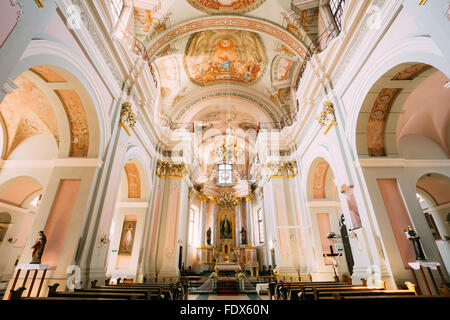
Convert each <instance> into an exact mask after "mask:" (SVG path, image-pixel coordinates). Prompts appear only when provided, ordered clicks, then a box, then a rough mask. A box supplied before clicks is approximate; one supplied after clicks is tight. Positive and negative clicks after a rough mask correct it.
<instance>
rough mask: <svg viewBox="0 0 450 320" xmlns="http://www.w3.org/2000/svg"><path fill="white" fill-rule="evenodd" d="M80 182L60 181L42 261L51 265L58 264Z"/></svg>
mask: <svg viewBox="0 0 450 320" xmlns="http://www.w3.org/2000/svg"><path fill="white" fill-rule="evenodd" d="M80 184H81V180H61V182H60V183H59V187H58V191H57V192H56V196H55V200H54V201H53V207H52V209H51V211H50V215H49V217H48V220H47V225H46V226H45V231H44V233H45V235H46V236H47V244H46V245H45V250H44V255H43V256H42V263H44V264H49V265H50V267H56V266H57V264H58V259H59V255H60V253H61V250H62V248H63V243H64V239H65V237H66V232H67V229H68V228H69V224H70V218H71V217H72V213H73V208H74V206H75V201H76V199H77V195H78V190H79V189H80Z"/></svg>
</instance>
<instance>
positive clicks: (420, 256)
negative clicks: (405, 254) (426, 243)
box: [405, 226, 427, 261]
mask: <svg viewBox="0 0 450 320" xmlns="http://www.w3.org/2000/svg"><path fill="white" fill-rule="evenodd" d="M405 233H406V237H407V238H408V239H409V240H411V241H412V243H413V246H414V251H415V252H416V260H417V261H424V260H427V259H426V258H425V254H424V252H423V249H422V245H421V244H420V237H419V236H418V235H417V233H416V231H415V230H414V229H413V227H411V226H408V229H406V230H405Z"/></svg>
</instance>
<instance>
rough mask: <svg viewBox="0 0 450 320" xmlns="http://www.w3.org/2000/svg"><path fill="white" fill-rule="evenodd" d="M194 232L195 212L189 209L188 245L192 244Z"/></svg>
mask: <svg viewBox="0 0 450 320" xmlns="http://www.w3.org/2000/svg"><path fill="white" fill-rule="evenodd" d="M194 231H195V211H194V209H192V208H191V212H190V214H189V244H193V243H194Z"/></svg>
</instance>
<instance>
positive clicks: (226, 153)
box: [214, 119, 244, 163]
mask: <svg viewBox="0 0 450 320" xmlns="http://www.w3.org/2000/svg"><path fill="white" fill-rule="evenodd" d="M227 124H228V125H227V130H226V134H225V137H224V139H223V141H222V143H221V144H220V145H219V146H218V147H216V149H215V150H214V153H215V155H216V157H217V158H218V159H219V160H222V161H223V162H225V163H234V162H236V160H237V159H238V158H239V157H240V156H241V155H242V154H243V153H244V148H243V147H242V146H241V145H240V143H239V142H238V138H237V136H236V134H234V133H233V129H232V128H231V119H228V120H227Z"/></svg>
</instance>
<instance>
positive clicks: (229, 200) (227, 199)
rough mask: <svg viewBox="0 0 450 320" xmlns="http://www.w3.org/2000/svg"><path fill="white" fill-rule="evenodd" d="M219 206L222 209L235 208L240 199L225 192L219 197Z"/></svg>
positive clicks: (231, 193)
mask: <svg viewBox="0 0 450 320" xmlns="http://www.w3.org/2000/svg"><path fill="white" fill-rule="evenodd" d="M217 204H218V205H219V206H220V207H234V206H236V205H238V204H239V198H236V197H235V196H234V195H233V192H231V191H224V192H222V193H221V194H220V195H219V198H218V199H217Z"/></svg>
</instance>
